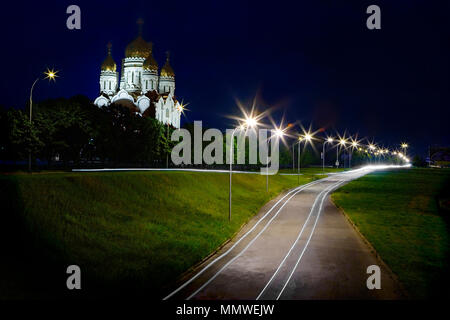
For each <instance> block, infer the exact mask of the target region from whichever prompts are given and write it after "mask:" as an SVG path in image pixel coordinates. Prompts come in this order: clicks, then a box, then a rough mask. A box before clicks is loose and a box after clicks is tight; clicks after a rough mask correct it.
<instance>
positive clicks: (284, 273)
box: [164, 168, 401, 300]
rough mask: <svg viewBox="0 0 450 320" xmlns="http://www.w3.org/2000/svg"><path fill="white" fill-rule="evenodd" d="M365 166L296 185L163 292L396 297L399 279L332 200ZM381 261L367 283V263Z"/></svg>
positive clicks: (218, 296)
mask: <svg viewBox="0 0 450 320" xmlns="http://www.w3.org/2000/svg"><path fill="white" fill-rule="evenodd" d="M373 170H374V168H364V169H359V170H353V171H347V172H345V173H339V174H334V175H332V176H330V177H328V178H324V179H321V180H317V181H314V182H311V183H309V184H307V185H304V186H300V187H298V188H296V189H293V190H291V191H289V192H288V193H286V194H283V195H281V196H279V197H278V198H277V199H275V200H273V201H271V202H269V203H268V204H267V205H266V206H264V207H263V208H262V209H261V211H260V213H259V214H258V215H257V216H256V217H255V218H254V219H253V220H252V221H251V222H250V223H249V224H248V225H247V226H245V227H244V228H243V229H242V230H241V231H240V232H239V234H238V235H237V236H236V237H235V239H233V241H231V242H230V243H228V244H227V245H226V246H224V247H223V248H222V249H221V250H219V252H217V253H216V254H215V255H214V256H212V257H211V258H210V259H208V260H207V261H205V262H204V263H203V264H202V265H201V266H199V267H198V268H197V270H196V271H195V273H194V274H192V275H191V276H190V277H189V278H187V279H184V281H183V282H182V283H180V284H179V287H177V288H174V290H173V291H172V292H171V293H170V294H168V295H167V296H166V297H165V298H164V299H245V300H255V299H261V300H276V299H398V298H401V291H400V288H399V285H398V283H397V282H396V281H395V280H394V279H393V278H392V277H391V276H390V274H389V272H388V270H386V268H385V267H384V266H383V265H382V264H381V263H380V261H379V260H377V258H376V257H375V255H374V254H373V253H372V252H371V251H370V249H369V247H368V246H367V245H366V244H365V243H364V242H363V240H362V239H361V238H360V237H359V235H358V234H357V232H356V231H355V230H354V229H353V227H352V226H351V225H350V223H349V222H348V221H347V219H346V218H345V216H344V215H343V214H342V213H341V212H339V211H338V209H337V208H336V207H335V206H334V205H333V204H332V203H331V202H330V200H329V194H330V193H331V192H333V190H335V189H337V188H338V187H340V186H341V185H343V184H345V183H347V182H348V181H351V180H353V179H356V178H359V177H361V176H363V175H365V174H367V173H370V172H372V171H373ZM370 265H378V266H379V267H380V268H381V289H380V290H369V289H367V286H366V280H367V278H368V277H369V275H368V274H367V273H366V270H367V267H368V266H370Z"/></svg>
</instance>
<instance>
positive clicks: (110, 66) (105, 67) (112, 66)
mask: <svg viewBox="0 0 450 320" xmlns="http://www.w3.org/2000/svg"><path fill="white" fill-rule="evenodd" d="M111 47H112V46H111V43H108V56H107V57H106V59H105V60H104V61H103V63H102V67H101V69H102V71H113V72H116V63H115V62H114V59H113V58H112V56H111Z"/></svg>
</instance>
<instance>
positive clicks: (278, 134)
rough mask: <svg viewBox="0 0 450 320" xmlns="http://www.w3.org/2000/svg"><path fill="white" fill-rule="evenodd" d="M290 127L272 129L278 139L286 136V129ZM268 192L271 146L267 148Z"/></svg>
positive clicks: (267, 186) (267, 189) (267, 188)
mask: <svg viewBox="0 0 450 320" xmlns="http://www.w3.org/2000/svg"><path fill="white" fill-rule="evenodd" d="M287 128H288V127H286V128H285V129H280V128H275V130H272V132H273V133H275V137H276V138H277V139H280V138H282V137H283V136H284V131H285V130H286V129H287ZM271 140H272V139H270V140H269V141H271ZM266 165H267V168H266V192H269V148H267V153H266Z"/></svg>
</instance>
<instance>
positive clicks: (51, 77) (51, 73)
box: [28, 68, 59, 172]
mask: <svg viewBox="0 0 450 320" xmlns="http://www.w3.org/2000/svg"><path fill="white" fill-rule="evenodd" d="M58 72H59V71H55V70H53V69H49V68H47V71H45V72H43V73H44V75H45V77H44V79H48V81H56V78H57V77H58V75H57V73H58ZM39 80H41V78H40V77H38V78H36V80H34V82H33V85H32V86H31V90H30V135H31V119H32V114H33V89H34V86H35V85H36V83H37V82H38V81H39ZM28 172H31V146H30V150H29V152H28Z"/></svg>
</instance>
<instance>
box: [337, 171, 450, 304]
mask: <svg viewBox="0 0 450 320" xmlns="http://www.w3.org/2000/svg"><path fill="white" fill-rule="evenodd" d="M332 199H333V201H334V202H335V203H336V204H337V205H338V206H339V207H341V208H343V209H344V211H345V212H346V213H347V215H348V216H349V217H350V219H351V220H352V221H353V222H354V223H355V224H356V226H357V227H358V228H359V230H360V231H361V233H362V234H363V235H364V236H365V237H366V238H367V239H368V240H369V241H370V243H371V244H372V245H373V246H374V248H375V249H376V250H377V252H378V253H379V254H380V256H381V257H382V259H383V260H384V261H385V262H386V263H387V264H388V265H389V267H390V268H391V269H392V271H393V272H394V273H396V274H397V275H398V277H399V280H400V282H402V283H403V284H404V285H405V287H406V289H407V291H408V292H409V293H410V295H411V296H412V297H413V298H431V297H440V298H442V297H443V296H442V295H444V294H445V295H448V292H449V291H448V287H446V286H447V285H448V284H449V281H448V276H447V275H446V273H447V272H448V267H449V252H450V251H449V249H450V246H449V239H450V237H449V230H450V229H449V224H448V223H449V218H450V211H449V205H448V204H449V199H450V170H445V169H442V170H439V169H410V170H397V171H387V172H377V173H373V174H370V175H367V176H364V177H362V178H360V179H358V180H355V181H353V182H351V183H349V184H347V185H346V186H344V187H342V188H340V189H339V190H337V191H336V192H335V193H333V195H332Z"/></svg>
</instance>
